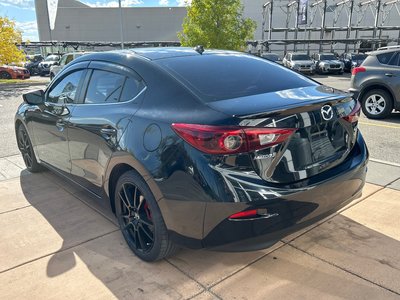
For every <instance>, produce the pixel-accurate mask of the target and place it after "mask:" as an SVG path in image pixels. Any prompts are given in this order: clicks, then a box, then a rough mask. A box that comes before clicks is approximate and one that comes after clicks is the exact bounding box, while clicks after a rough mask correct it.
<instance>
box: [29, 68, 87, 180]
mask: <svg viewBox="0 0 400 300" xmlns="http://www.w3.org/2000/svg"><path fill="white" fill-rule="evenodd" d="M86 65H87V64H80V65H79V66H76V67H75V68H72V69H71V70H69V71H68V72H66V73H65V74H63V76H61V77H59V78H58V79H57V80H56V81H55V82H53V83H51V85H50V86H49V88H48V89H47V90H46V92H45V102H44V103H43V104H41V105H39V106H38V107H37V109H35V110H34V112H33V113H32V114H31V121H32V128H33V132H34V135H35V140H36V145H37V146H36V149H37V153H38V156H39V158H40V160H41V161H43V162H45V163H47V164H49V165H51V166H53V167H55V168H57V169H58V170H60V171H63V172H66V173H70V171H71V161H70V154H69V149H68V122H69V118H70V116H71V112H72V111H73V109H74V101H77V100H78V99H79V97H80V90H81V87H82V83H83V79H84V78H85V74H86V69H85V66H86Z"/></svg>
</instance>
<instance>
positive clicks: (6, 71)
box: [0, 66, 31, 79]
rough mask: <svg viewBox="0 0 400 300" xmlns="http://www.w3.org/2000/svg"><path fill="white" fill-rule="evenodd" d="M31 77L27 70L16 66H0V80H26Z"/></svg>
mask: <svg viewBox="0 0 400 300" xmlns="http://www.w3.org/2000/svg"><path fill="white" fill-rule="evenodd" d="M29 77H31V75H30V74H29V71H28V69H26V68H22V67H16V66H0V79H27V78H29Z"/></svg>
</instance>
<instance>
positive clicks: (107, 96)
mask: <svg viewBox="0 0 400 300" xmlns="http://www.w3.org/2000/svg"><path fill="white" fill-rule="evenodd" d="M124 82H125V76H123V75H120V74H117V73H112V72H107V71H100V70H94V71H93V73H92V76H91V77H90V82H89V86H88V90H87V92H86V97H85V103H115V102H118V101H119V97H120V95H121V91H122V87H123V85H124Z"/></svg>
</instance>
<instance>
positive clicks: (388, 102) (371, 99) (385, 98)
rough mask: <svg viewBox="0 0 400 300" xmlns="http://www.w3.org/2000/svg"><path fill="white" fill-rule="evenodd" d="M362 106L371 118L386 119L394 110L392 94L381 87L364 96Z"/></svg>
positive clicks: (365, 113)
mask: <svg viewBox="0 0 400 300" xmlns="http://www.w3.org/2000/svg"><path fill="white" fill-rule="evenodd" d="M361 108H362V111H363V113H364V115H366V116H367V118H370V119H384V118H386V117H387V116H388V115H389V114H390V113H391V112H392V110H393V99H392V96H391V95H390V94H389V93H388V92H386V91H385V90H381V89H374V90H371V91H369V92H367V93H365V94H364V95H363V96H362V99H361Z"/></svg>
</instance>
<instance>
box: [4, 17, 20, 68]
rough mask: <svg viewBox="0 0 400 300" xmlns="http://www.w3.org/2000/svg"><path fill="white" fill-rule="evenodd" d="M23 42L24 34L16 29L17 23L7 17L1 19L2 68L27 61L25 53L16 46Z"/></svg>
mask: <svg viewBox="0 0 400 300" xmlns="http://www.w3.org/2000/svg"><path fill="white" fill-rule="evenodd" d="M21 41H22V34H21V32H20V31H19V30H17V29H16V28H15V23H14V22H13V21H11V20H10V19H8V18H7V17H0V66H1V65H4V64H11V63H19V62H21V61H24V60H25V54H24V52H23V51H22V50H19V49H18V47H17V46H16V44H19V43H21Z"/></svg>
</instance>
